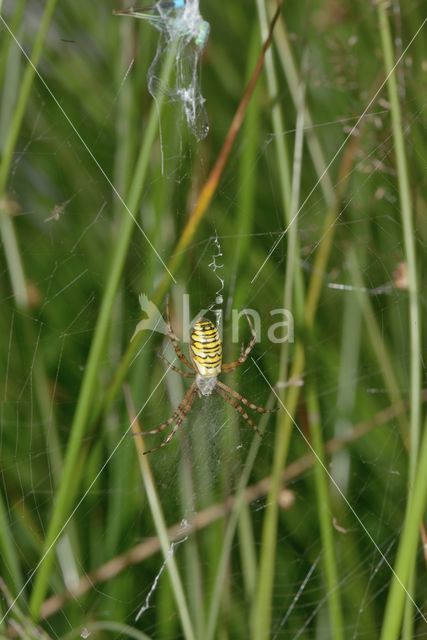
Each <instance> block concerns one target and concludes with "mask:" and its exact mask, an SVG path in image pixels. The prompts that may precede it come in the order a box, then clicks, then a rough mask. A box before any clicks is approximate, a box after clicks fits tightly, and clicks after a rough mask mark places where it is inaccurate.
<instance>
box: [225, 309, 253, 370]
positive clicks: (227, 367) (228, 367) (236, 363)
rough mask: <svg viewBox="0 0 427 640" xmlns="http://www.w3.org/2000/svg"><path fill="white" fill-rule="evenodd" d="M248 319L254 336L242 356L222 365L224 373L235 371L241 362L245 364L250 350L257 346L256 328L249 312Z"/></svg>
mask: <svg viewBox="0 0 427 640" xmlns="http://www.w3.org/2000/svg"><path fill="white" fill-rule="evenodd" d="M246 319H247V321H248V324H249V327H250V330H251V334H252V338H251V340H250V342H249V344H248V346H247V347H246V349H245V350H244V351H243V353H242V354H241V355H240V357H239V358H238V359H237V360H234V362H229V363H228V364H223V365H222V367H221V371H222V373H229V372H230V371H233V369H236V368H237V367H239V366H240V365H241V364H243V363H244V362H245V361H246V360H247V357H248V355H249V354H250V352H251V351H252V349H253V348H254V346H255V342H256V333H255V329H254V327H253V324H252V321H251V319H250V318H249V316H248V315H247V314H246Z"/></svg>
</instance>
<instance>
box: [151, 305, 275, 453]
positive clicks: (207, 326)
mask: <svg viewBox="0 0 427 640" xmlns="http://www.w3.org/2000/svg"><path fill="white" fill-rule="evenodd" d="M246 317H247V320H248V323H249V327H250V329H251V333H252V338H251V340H250V342H249V344H248V346H247V347H246V348H245V349H244V351H243V352H242V354H241V355H240V357H239V358H238V359H237V360H234V361H233V362H230V363H228V364H224V363H223V362H222V342H221V339H220V337H219V333H218V329H217V328H216V326H215V325H214V324H213V322H211V321H210V320H208V319H207V318H200V319H199V320H197V321H196V322H195V323H194V326H193V329H192V331H191V341H190V360H189V359H188V358H187V357H186V356H185V355H184V353H183V352H182V351H181V348H180V346H179V342H178V338H177V337H176V335H175V334H174V332H173V329H172V327H171V323H170V316H169V307H167V327H168V336H169V339H170V341H171V342H172V345H173V348H174V350H175V353H176V355H177V357H178V358H179V359H180V360H181V362H182V363H183V364H184V365H185V366H186V367H187V369H189V371H182V370H181V369H178V368H177V367H175V366H173V365H172V364H171V363H170V362H168V361H167V360H166V358H163V356H162V358H163V359H164V360H165V361H166V362H167V363H168V364H169V368H170V369H172V370H173V371H175V372H176V373H179V375H181V376H182V377H183V378H193V377H195V378H196V379H195V380H194V382H193V383H192V385H191V386H190V388H189V389H188V391H187V392H186V394H185V396H184V398H183V399H182V401H181V404H180V405H179V406H178V408H177V409H176V411H174V413H173V414H172V416H171V417H170V418H169V419H168V420H166V421H165V422H162V424H160V425H159V426H158V427H156V428H155V429H151V430H149V431H144V434H143V435H154V434H157V433H161V432H162V431H164V430H165V429H167V428H168V427H170V426H171V425H175V426H174V427H173V429H172V431H171V432H170V434H169V435H168V436H167V438H166V439H165V440H163V442H162V443H161V444H160V445H159V446H158V447H155V448H153V449H149V450H148V451H144V453H145V454H147V453H152V452H153V451H158V450H159V449H162V448H163V447H165V446H166V445H167V444H168V443H169V442H170V441H171V440H172V438H173V436H174V435H175V433H176V432H177V431H178V429H179V427H180V426H181V425H182V423H183V422H184V420H185V418H186V416H187V415H188V413H189V412H190V410H191V407H192V406H193V403H194V401H195V399H196V398H197V397H203V396H210V395H211V394H212V393H214V392H216V393H218V394H219V395H220V396H221V398H223V400H225V402H227V403H228V404H229V405H230V406H231V407H233V409H236V411H237V412H238V413H239V414H240V415H241V416H242V418H243V419H244V420H245V421H246V422H247V423H248V424H249V425H250V426H251V427H252V429H254V430H255V431H256V432H257V433H258V434H259V430H258V427H257V426H256V424H255V423H254V422H253V420H252V419H251V418H250V417H249V416H248V414H247V413H246V411H245V410H244V408H243V406H242V405H244V406H245V407H248V408H249V409H251V410H252V411H256V412H257V413H271V412H272V411H275V409H266V408H265V407H259V406H258V405H256V404H254V403H253V402H250V401H249V400H248V399H247V398H245V397H244V396H242V395H241V394H240V393H238V392H237V391H235V390H234V389H231V387H229V386H228V385H226V384H224V383H223V382H221V380H218V376H219V375H220V374H221V373H229V372H230V371H233V370H234V369H236V368H237V367H239V366H240V365H242V364H243V363H244V362H246V360H247V358H248V356H249V354H250V353H251V351H252V349H253V347H254V345H255V342H256V334H255V331H254V328H253V326H252V323H251V321H250V319H249V316H246Z"/></svg>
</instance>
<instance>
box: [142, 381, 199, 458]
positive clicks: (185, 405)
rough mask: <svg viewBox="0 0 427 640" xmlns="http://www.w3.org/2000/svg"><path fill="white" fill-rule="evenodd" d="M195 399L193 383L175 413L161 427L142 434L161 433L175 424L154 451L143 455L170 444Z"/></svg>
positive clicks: (194, 385) (194, 384) (150, 450)
mask: <svg viewBox="0 0 427 640" xmlns="http://www.w3.org/2000/svg"><path fill="white" fill-rule="evenodd" d="M195 398H196V383H195V382H193V384H192V385H191V387H190V388H189V389H188V391H187V393H186V394H185V396H184V397H183V399H182V401H181V403H180V405H179V406H178V408H177V409H176V411H174V413H173V415H172V416H171V417H170V418H169V419H168V420H166V422H163V423H162V424H161V425H159V426H158V427H157V428H156V429H151V430H150V431H144V432H143V434H142V435H154V434H156V433H161V432H162V431H164V430H165V429H166V428H167V427H168V426H169V425H171V424H173V423H174V422H175V423H176V424H175V427H174V428H173V429H172V431H171V433H170V434H169V435H168V437H167V438H166V440H164V441H163V442H162V443H161V444H160V445H159V446H158V447H154V449H149V450H148V451H144V454H145V453H151V452H152V451H157V449H161V448H162V447H164V446H166V445H167V444H168V442H170V440H171V438H173V436H174V434H175V433H176V431H177V430H178V429H179V427H180V426H181V424H182V423H183V422H184V420H185V418H186V416H187V414H188V413H189V412H190V410H191V407H192V406H193V402H194V400H195Z"/></svg>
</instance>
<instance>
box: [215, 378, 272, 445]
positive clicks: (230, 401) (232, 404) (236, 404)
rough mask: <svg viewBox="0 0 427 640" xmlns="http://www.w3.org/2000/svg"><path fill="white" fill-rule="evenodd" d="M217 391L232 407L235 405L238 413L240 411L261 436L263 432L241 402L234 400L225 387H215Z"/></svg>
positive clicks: (234, 407)
mask: <svg viewBox="0 0 427 640" xmlns="http://www.w3.org/2000/svg"><path fill="white" fill-rule="evenodd" d="M215 388H216V391H217V393H219V395H220V396H221V398H223V399H224V400H225V401H226V402H227V403H228V404H229V405H230V406H231V407H233V409H236V411H237V412H238V413H240V415H241V416H242V418H243V419H244V420H246V422H247V423H248V425H249V426H250V427H252V429H253V430H254V431H256V432H257V434H258V435H259V436H260V437H261V435H262V434H261V432H260V430H259V429H258V427H257V426H256V424H255V422H254V421H253V420H252V419H251V418H250V417H249V416H248V414H247V413H246V411H245V410H244V409H243V407H242V406H240V404H239V403H238V402H237V400H234V399H233V398H230V396H228V395H227V394H226V393H225V391H224V390H223V389H221V387H219V388H218V387H215Z"/></svg>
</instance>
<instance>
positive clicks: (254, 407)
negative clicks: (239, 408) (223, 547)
mask: <svg viewBox="0 0 427 640" xmlns="http://www.w3.org/2000/svg"><path fill="white" fill-rule="evenodd" d="M216 384H217V386H219V387H221V389H222V390H223V391H225V393H227V394H229V395H230V396H233V398H236V400H238V401H239V402H241V403H242V404H244V405H245V406H246V407H249V409H252V411H257V413H274V412H275V411H278V409H266V408H265V407H259V406H258V405H257V404H254V403H253V402H249V400H248V399H247V398H245V397H244V396H242V395H240V393H238V392H237V391H234V389H232V388H231V387H229V386H228V384H224V383H223V382H221V380H217V381H216Z"/></svg>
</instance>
